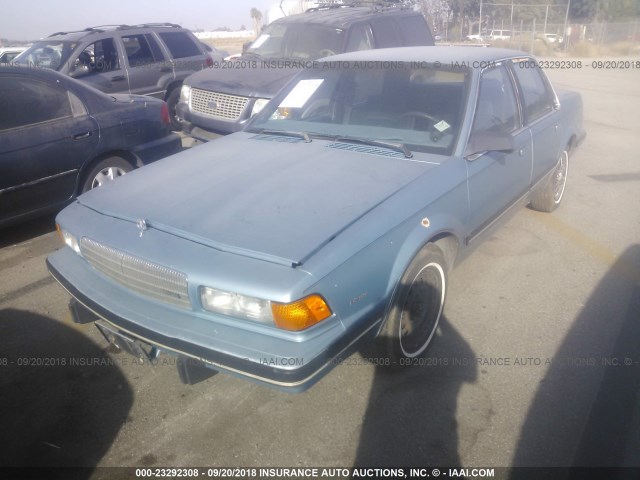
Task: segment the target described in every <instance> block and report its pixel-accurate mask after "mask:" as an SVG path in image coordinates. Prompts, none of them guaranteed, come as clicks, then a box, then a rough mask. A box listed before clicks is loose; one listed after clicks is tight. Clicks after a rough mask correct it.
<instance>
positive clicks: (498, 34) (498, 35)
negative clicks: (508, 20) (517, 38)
mask: <svg viewBox="0 0 640 480" xmlns="http://www.w3.org/2000/svg"><path fill="white" fill-rule="evenodd" d="M489 39H490V40H509V39H511V30H491V33H490V34H489Z"/></svg>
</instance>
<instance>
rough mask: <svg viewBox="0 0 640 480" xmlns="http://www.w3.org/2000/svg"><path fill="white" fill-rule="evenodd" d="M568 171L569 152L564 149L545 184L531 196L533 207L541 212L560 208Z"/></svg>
mask: <svg viewBox="0 0 640 480" xmlns="http://www.w3.org/2000/svg"><path fill="white" fill-rule="evenodd" d="M568 173H569V152H568V151H567V150H564V151H563V152H562V153H561V154H560V158H559V159H558V163H557V164H556V168H555V169H554V170H553V173H552V174H551V176H550V177H549V178H548V179H547V181H546V183H545V185H544V186H543V187H542V188H541V189H540V190H539V191H537V192H535V193H534V194H533V196H532V197H531V204H530V205H531V208H533V209H534V210H538V211H540V212H553V211H554V210H555V209H556V208H558V206H559V205H560V202H562V197H563V196H564V190H565V187H566V186H567V174H568Z"/></svg>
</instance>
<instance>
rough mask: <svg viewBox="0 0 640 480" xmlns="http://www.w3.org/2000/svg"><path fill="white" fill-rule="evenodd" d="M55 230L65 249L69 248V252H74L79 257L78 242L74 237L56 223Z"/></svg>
mask: <svg viewBox="0 0 640 480" xmlns="http://www.w3.org/2000/svg"><path fill="white" fill-rule="evenodd" d="M56 230H57V231H58V235H60V238H61V239H62V241H63V242H64V244H65V245H66V246H67V247H69V248H70V249H71V250H73V251H74V252H76V253H77V254H78V255H80V244H79V243H78V240H77V239H76V237H74V236H73V235H71V234H70V233H69V232H68V231H67V230H65V229H64V228H62V227H61V226H60V225H59V224H57V223H56Z"/></svg>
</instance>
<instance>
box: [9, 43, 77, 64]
mask: <svg viewBox="0 0 640 480" xmlns="http://www.w3.org/2000/svg"><path fill="white" fill-rule="evenodd" d="M76 46H77V43H76V42H61V41H53V40H52V41H42V42H36V43H34V44H33V45H32V46H31V47H29V49H27V50H26V51H24V52H22V53H21V54H20V55H18V56H17V57H16V58H15V59H14V62H16V63H19V64H20V65H27V66H32V67H39V68H51V69H53V70H58V69H60V67H61V66H62V64H64V63H65V62H66V61H67V60H68V59H69V56H70V55H71V53H72V52H73V51H74V50H75V48H76Z"/></svg>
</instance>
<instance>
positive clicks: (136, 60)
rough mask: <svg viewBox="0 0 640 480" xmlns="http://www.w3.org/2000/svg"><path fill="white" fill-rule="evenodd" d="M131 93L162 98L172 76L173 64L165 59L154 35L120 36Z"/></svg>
mask: <svg viewBox="0 0 640 480" xmlns="http://www.w3.org/2000/svg"><path fill="white" fill-rule="evenodd" d="M120 39H121V42H122V45H123V50H124V56H125V61H126V63H127V73H128V75H129V88H130V90H131V93H134V94H137V95H151V96H153V97H156V98H160V99H164V95H165V90H166V87H167V85H169V84H170V83H171V82H172V81H173V78H174V74H173V64H172V62H170V61H167V60H166V59H165V56H164V54H163V53H162V50H161V48H160V46H159V45H158V41H157V40H156V38H155V37H154V35H152V34H150V33H148V34H141V33H138V34H130V35H125V34H123V35H121V37H120Z"/></svg>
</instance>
